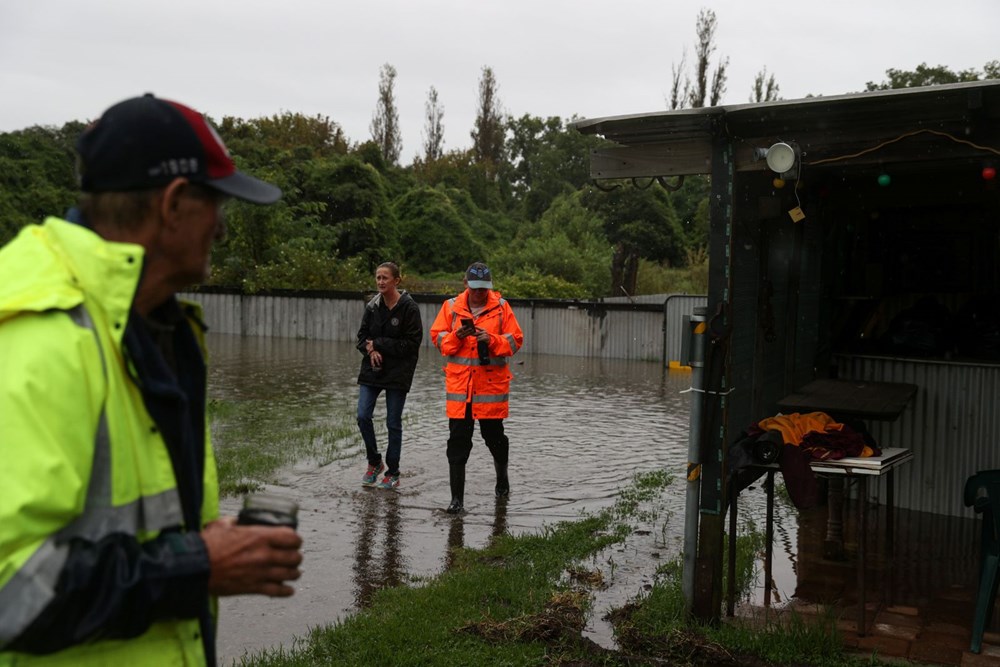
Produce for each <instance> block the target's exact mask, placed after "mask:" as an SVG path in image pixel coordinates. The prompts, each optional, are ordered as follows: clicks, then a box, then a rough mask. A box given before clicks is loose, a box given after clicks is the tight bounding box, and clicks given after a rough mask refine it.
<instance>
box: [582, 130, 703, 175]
mask: <svg viewBox="0 0 1000 667" xmlns="http://www.w3.org/2000/svg"><path fill="white" fill-rule="evenodd" d="M711 163H712V142H711V140H710V139H685V140H682V141H676V142H671V143H669V144H648V145H643V146H613V147H611V148H597V149H594V150H592V151H591V152H590V177H591V178H599V179H607V178H651V177H653V176H681V175H689V174H707V173H709V171H710V170H711Z"/></svg>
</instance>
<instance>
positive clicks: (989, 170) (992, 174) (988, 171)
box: [983, 167, 997, 181]
mask: <svg viewBox="0 0 1000 667" xmlns="http://www.w3.org/2000/svg"><path fill="white" fill-rule="evenodd" d="M996 177H997V170H996V169H994V168H993V167H983V180H984V181H992V180H993V179H994V178H996Z"/></svg>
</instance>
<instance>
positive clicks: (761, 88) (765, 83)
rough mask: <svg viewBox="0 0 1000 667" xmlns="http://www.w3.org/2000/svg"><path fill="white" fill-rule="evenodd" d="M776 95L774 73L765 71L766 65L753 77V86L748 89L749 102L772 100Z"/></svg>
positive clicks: (776, 97) (776, 86)
mask: <svg viewBox="0 0 1000 667" xmlns="http://www.w3.org/2000/svg"><path fill="white" fill-rule="evenodd" d="M777 99H779V97H778V82H777V81H775V80H774V74H771V75H770V76H769V75H768V73H767V67H764V69H762V70H761V71H759V72H757V76H755V77H754V78H753V88H751V89H750V101H751V102H774V101H775V100H777Z"/></svg>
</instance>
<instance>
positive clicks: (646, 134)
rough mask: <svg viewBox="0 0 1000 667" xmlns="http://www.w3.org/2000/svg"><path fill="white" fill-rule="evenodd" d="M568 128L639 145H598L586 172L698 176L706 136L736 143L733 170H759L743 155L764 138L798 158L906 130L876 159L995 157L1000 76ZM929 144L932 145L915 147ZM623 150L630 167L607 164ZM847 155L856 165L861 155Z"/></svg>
mask: <svg viewBox="0 0 1000 667" xmlns="http://www.w3.org/2000/svg"><path fill="white" fill-rule="evenodd" d="M571 126H572V127H574V128H575V129H577V130H578V131H580V132H582V133H584V134H597V135H602V136H604V137H605V138H606V139H609V140H611V141H613V142H615V143H616V144H619V146H620V147H625V148H632V149H641V150H640V151H638V152H637V151H635V150H632V151H624V152H623V151H621V150H620V149H616V148H611V149H598V150H597V151H595V153H594V159H593V160H592V169H591V171H592V176H594V177H595V178H624V177H635V176H656V175H670V174H683V173H707V172H708V162H709V159H710V156H711V145H712V140H713V138H716V137H720V136H725V137H728V138H729V139H730V140H732V142H733V143H734V145H736V146H737V151H738V152H737V154H736V159H735V161H736V166H737V169H741V168H742V169H759V168H763V165H762V164H754V163H758V162H759V160H757V159H754V158H753V157H752V153H753V148H755V147H760V146H764V147H766V146H768V145H770V144H769V143H767V142H769V141H788V142H791V143H794V144H795V145H796V146H797V148H799V149H800V150H801V151H802V157H803V160H804V162H805V163H806V164H808V163H809V162H813V163H816V162H818V161H826V160H830V158H837V156H851V155H852V154H853V153H855V152H858V151H861V150H865V148H866V147H870V146H872V145H874V144H878V143H879V142H885V141H893V142H895V141H896V140H902V139H908V138H909V137H914V138H915V141H907V142H904V143H905V145H906V149H905V150H900V149H899V147H893V148H891V149H890V150H888V151H881V152H880V154H879V155H878V157H877V159H878V161H879V162H887V161H888V162H891V161H898V160H903V159H905V160H914V159H950V158H962V157H969V156H971V155H982V154H983V153H984V152H985V153H995V154H996V156H997V157H1000V80H995V79H994V80H986V81H974V82H969V83H957V84H948V85H939V86H926V87H922V88H904V89H896V90H883V91H873V92H864V93H852V94H848V95H836V96H831V97H810V98H805V99H799V100H780V101H776V102H762V103H757V104H739V105H725V106H717V107H704V108H698V109H681V110H675V111H659V112H653V113H645V114H632V115H625V116H611V117H605V118H594V119H584V120H580V121H576V122H574V123H571ZM929 146H932V147H933V150H921V149H922V148H928V147H929ZM740 149H743V150H742V152H741V151H740ZM606 157H610V158H611V160H610V162H609V161H608V160H605V159H603V158H606ZM623 157H624V158H625V159H626V162H629V161H631V162H632V164H615V161H616V160H620V159H621V158H623ZM837 159H838V160H839V159H843V158H837ZM852 159H853V161H854V162H855V163H857V162H859V161H860V162H864V156H863V155H861V156H857V157H856V158H852Z"/></svg>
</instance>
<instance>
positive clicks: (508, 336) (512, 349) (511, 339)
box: [503, 333, 517, 354]
mask: <svg viewBox="0 0 1000 667" xmlns="http://www.w3.org/2000/svg"><path fill="white" fill-rule="evenodd" d="M503 337H504V338H506V339H507V342H508V343H510V353H511V354H514V353H515V352H517V341H516V340H514V334H509V333H505V334H503Z"/></svg>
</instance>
